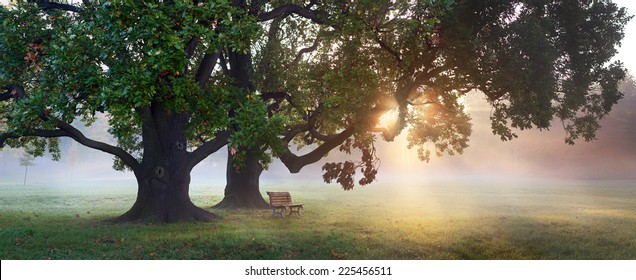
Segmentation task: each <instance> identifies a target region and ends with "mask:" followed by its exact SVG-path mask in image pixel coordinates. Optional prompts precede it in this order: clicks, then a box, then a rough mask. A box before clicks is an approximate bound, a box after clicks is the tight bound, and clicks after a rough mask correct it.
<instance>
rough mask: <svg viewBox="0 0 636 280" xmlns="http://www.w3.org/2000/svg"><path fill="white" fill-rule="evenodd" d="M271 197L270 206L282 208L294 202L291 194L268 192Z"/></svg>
mask: <svg viewBox="0 0 636 280" xmlns="http://www.w3.org/2000/svg"><path fill="white" fill-rule="evenodd" d="M267 195H269V205H271V206H281V205H285V204H290V203H291V202H292V200H291V195H290V194H289V192H267Z"/></svg>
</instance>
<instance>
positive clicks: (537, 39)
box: [254, 0, 630, 189]
mask: <svg viewBox="0 0 636 280" xmlns="http://www.w3.org/2000/svg"><path fill="white" fill-rule="evenodd" d="M629 19H630V16H628V15H627V14H626V12H625V10H624V9H623V8H620V7H618V6H616V5H615V4H614V3H612V2H611V1H593V2H592V3H588V2H581V1H554V0H549V1H548V0H545V1H469V0H464V1H461V0H460V1H350V2H339V1H333V2H330V1H325V2H320V3H313V4H312V3H310V4H308V5H307V6H306V7H305V8H304V9H302V12H296V13H295V14H294V13H293V12H289V16H287V17H284V18H282V19H280V18H278V19H276V20H273V21H272V22H271V23H270V24H269V26H268V27H267V28H268V33H267V37H265V36H263V38H262V39H261V40H260V41H258V43H257V44H256V45H257V46H259V47H257V48H256V49H257V50H258V52H257V53H256V55H255V56H254V57H255V63H254V64H255V69H256V70H255V73H256V74H255V75H254V81H255V84H256V86H257V90H258V91H260V92H262V93H263V95H264V96H278V98H281V99H282V98H283V96H284V98H285V99H284V101H283V102H281V101H279V100H277V101H276V103H275V104H276V112H277V113H279V114H283V115H285V116H288V118H289V120H290V122H289V123H288V126H287V129H286V131H285V133H284V134H283V135H282V139H283V141H284V142H285V143H284V146H285V147H286V148H284V149H283V150H284V151H283V152H282V153H281V155H280V158H281V160H282V161H283V163H285V165H286V166H287V167H288V168H289V169H290V171H292V172H298V171H299V170H300V169H301V168H302V167H303V166H305V165H307V164H312V163H314V162H316V161H318V160H319V159H320V158H322V157H323V156H324V155H325V154H326V153H327V152H329V151H331V150H333V149H335V148H337V147H339V150H340V151H341V152H346V153H350V152H351V150H352V148H353V149H356V148H357V149H360V150H361V155H362V157H361V161H360V162H356V161H346V162H342V163H328V164H325V165H324V166H323V170H325V174H324V176H323V177H324V179H325V181H327V182H330V181H333V180H335V181H337V182H338V183H340V184H341V185H342V186H343V188H345V189H351V188H353V186H354V185H355V184H354V178H355V177H356V175H355V173H356V169H358V170H360V171H361V173H362V175H363V176H362V178H361V179H359V180H358V183H360V184H362V185H364V184H368V183H370V182H371V181H373V179H374V177H375V174H376V172H377V170H376V169H377V167H376V163H377V159H376V158H375V153H374V148H373V143H374V141H376V140H377V137H376V135H377V133H381V135H382V138H384V139H385V140H389V141H390V140H392V139H393V138H394V137H395V136H396V135H398V134H399V133H401V132H403V131H404V130H407V133H408V136H407V139H408V142H409V147H416V149H417V152H418V155H419V157H420V158H421V159H422V160H429V158H430V154H431V150H433V151H434V152H435V153H436V154H437V155H441V154H444V153H448V154H456V153H461V152H462V151H463V149H464V148H466V147H467V146H468V140H469V136H470V133H471V126H470V117H469V116H468V114H467V112H466V110H465V108H464V106H463V103H462V98H463V97H464V96H465V95H466V94H467V93H468V92H470V91H476V92H477V93H479V94H483V96H484V98H486V99H487V100H488V102H489V103H490V104H491V106H492V108H493V111H492V115H491V123H492V130H493V133H495V134H497V135H499V136H500V137H501V139H502V140H510V139H512V138H515V137H516V134H515V133H514V132H513V130H512V129H513V128H517V129H530V128H533V127H534V128H539V129H548V128H549V127H550V126H551V125H552V123H553V120H554V119H555V118H556V119H559V120H560V121H561V122H562V123H563V126H564V128H565V130H566V133H567V135H566V138H565V141H566V142H567V143H569V144H573V143H574V141H575V140H576V139H579V138H583V139H584V140H585V141H589V140H592V139H594V137H595V132H596V130H597V129H598V128H599V124H598V121H599V120H600V119H602V118H603V117H604V116H605V115H606V114H607V113H608V112H609V111H610V109H611V108H612V106H613V105H614V104H616V102H617V101H618V100H619V99H620V98H621V97H622V94H621V93H620V92H619V91H618V88H617V86H618V82H619V81H620V80H621V79H622V78H623V77H624V75H625V73H624V68H623V67H622V65H621V63H620V62H615V63H610V60H611V59H612V57H613V56H614V55H615V54H616V47H617V46H618V45H619V44H620V41H621V39H622V38H623V28H624V25H625V24H626V22H627V21H628V20H629ZM285 101H286V102H285ZM279 104H281V105H280V106H279ZM381 118H388V119H389V120H391V121H392V122H390V123H389V124H388V125H387V124H382V122H380V119H381ZM385 123H386V122H385ZM307 144H309V145H311V144H314V145H313V146H312V147H313V149H312V150H311V152H309V153H307V154H304V155H301V156H297V155H295V153H294V152H292V150H293V148H294V147H296V148H298V147H303V146H304V145H307Z"/></svg>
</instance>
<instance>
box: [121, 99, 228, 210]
mask: <svg viewBox="0 0 636 280" xmlns="http://www.w3.org/2000/svg"><path fill="white" fill-rule="evenodd" d="M187 120H188V117H187V116H185V115H180V114H174V113H170V112H168V111H167V110H165V109H164V108H163V107H162V106H159V105H153V106H152V107H151V108H150V109H148V110H147V111H146V112H145V113H144V123H143V125H142V130H143V131H142V133H143V136H144V137H143V139H144V142H143V146H144V157H143V161H142V163H141V167H140V168H139V170H135V176H136V177H137V184H138V186H139V190H138V192H137V200H136V201H135V204H134V205H133V206H132V208H131V209H130V210H129V211H128V212H126V213H125V214H124V215H122V216H121V217H119V218H117V219H116V221H118V222H130V221H132V222H135V221H159V222H176V221H193V220H196V221H210V220H213V219H215V218H218V216H217V215H215V214H212V213H210V212H208V211H206V210H203V209H201V208H199V207H197V206H195V205H194V204H193V203H192V201H191V200H190V196H189V194H188V191H189V186H190V171H191V169H192V167H190V166H189V164H188V152H187V149H186V147H187V142H186V138H185V128H186V124H187Z"/></svg>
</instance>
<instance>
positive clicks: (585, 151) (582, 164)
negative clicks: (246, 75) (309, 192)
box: [0, 94, 636, 187]
mask: <svg viewBox="0 0 636 280" xmlns="http://www.w3.org/2000/svg"><path fill="white" fill-rule="evenodd" d="M635 97H636V95H634V94H629V95H628V96H626V97H625V99H623V100H621V102H620V103H619V104H618V105H617V106H616V107H615V110H613V111H612V113H611V114H610V115H609V116H608V117H607V118H606V119H605V120H603V122H602V124H603V126H602V128H601V129H600V130H599V131H598V134H597V138H598V139H597V140H596V141H593V142H584V141H582V140H581V141H579V142H578V143H577V144H576V145H574V146H570V145H567V144H565V143H564V140H563V139H564V137H565V132H564V131H563V129H562V128H561V126H560V123H559V122H554V124H553V128H551V130H550V131H538V130H528V131H517V133H518V134H519V138H518V139H514V140H512V141H508V142H502V141H501V140H499V137H497V136H495V135H493V134H492V133H491V131H490V123H489V120H488V117H489V113H490V111H489V108H488V106H487V104H485V101H483V100H480V99H477V98H469V101H468V103H467V104H468V106H469V108H470V109H469V110H470V113H471V116H472V118H473V135H472V136H471V140H470V147H468V148H467V149H466V150H465V152H464V154H462V155H455V156H448V155H444V156H443V157H435V156H433V157H432V158H431V161H430V163H424V162H421V161H420V160H419V159H418V158H417V152H416V151H415V150H413V149H410V150H409V149H407V148H406V146H407V144H406V141H405V140H404V139H405V135H402V136H400V137H399V138H398V139H397V140H396V141H394V142H390V143H386V142H383V141H379V142H380V143H379V144H378V146H377V147H376V148H377V149H378V156H379V157H380V159H381V163H380V170H379V176H378V180H377V181H378V182H376V183H388V182H397V181H407V182H408V181H412V180H419V181H422V180H536V179H575V180H585V179H636V133H634V129H633V127H634V123H633V120H631V119H629V117H630V116H631V117H633V115H634V112H633V109H632V108H634V106H633V105H634V104H636V98H635ZM99 129H100V126H99V124H98V126H97V127H96V128H90V129H88V130H87V134H91V133H94V134H95V133H97V134H99V133H100V132H99ZM97 137H99V135H97ZM102 137H106V136H102ZM111 141H112V140H111ZM61 148H62V159H61V161H59V162H55V161H53V160H51V157H50V156H48V155H47V156H45V157H43V158H37V159H36V160H35V164H36V165H35V166H30V167H29V172H28V178H27V183H32V184H41V183H45V184H54V185H73V184H74V183H80V184H82V183H81V182H86V181H100V180H101V181H114V182H120V183H121V184H124V185H127V184H130V185H131V187H136V184H135V181H134V176H133V175H132V173H130V172H119V171H115V170H113V169H112V167H111V165H112V156H110V155H108V154H104V153H101V152H98V151H94V150H91V149H88V148H84V147H82V146H81V145H77V144H76V143H73V142H72V141H70V140H68V139H65V140H63V141H62V145H61ZM20 154H21V151H20V150H14V149H4V150H3V151H2V152H1V153H0V184H19V183H22V181H23V179H24V169H25V168H24V167H23V166H20V165H19V161H18V158H19V156H20ZM344 158H346V157H344V156H343V155H342V154H339V153H338V152H337V151H335V150H334V151H333V152H332V153H331V154H330V155H329V156H328V157H326V158H325V159H323V160H322V161H321V162H319V163H316V164H314V165H310V166H307V167H306V168H305V169H303V170H302V171H301V172H300V173H298V174H290V173H289V172H288V171H287V169H286V168H285V167H284V166H283V165H282V164H281V163H280V162H279V161H277V160H275V161H274V163H272V165H271V166H270V168H269V170H267V171H265V172H264V173H263V175H262V182H263V183H265V184H266V183H274V182H280V181H307V180H309V181H312V182H321V181H322V177H321V166H322V164H323V163H324V162H327V161H338V160H342V159H344ZM349 158H351V159H355V156H351V157H349ZM225 167H226V152H225V150H224V149H222V150H220V151H219V152H217V153H216V154H213V155H212V156H210V157H209V158H207V159H206V160H204V161H203V162H201V163H200V164H199V165H198V166H197V167H196V168H195V169H194V171H193V173H192V183H193V185H224V183H225Z"/></svg>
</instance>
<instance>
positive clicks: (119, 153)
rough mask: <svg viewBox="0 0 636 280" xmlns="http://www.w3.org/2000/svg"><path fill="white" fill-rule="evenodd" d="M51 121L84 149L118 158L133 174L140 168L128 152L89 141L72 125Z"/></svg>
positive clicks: (54, 119)
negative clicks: (84, 147) (87, 148)
mask: <svg viewBox="0 0 636 280" xmlns="http://www.w3.org/2000/svg"><path fill="white" fill-rule="evenodd" d="M52 120H53V121H54V123H55V126H57V127H58V128H59V129H61V130H63V131H65V132H66V133H68V135H65V136H68V137H71V138H73V140H75V141H77V142H78V143H80V144H82V145H84V146H86V147H89V148H92V149H95V150H99V151H102V152H105V153H108V154H111V155H114V156H116V157H118V158H119V159H121V160H122V161H123V162H124V163H125V164H126V165H128V166H129V167H130V169H132V170H133V172H137V171H138V170H139V168H141V165H140V164H139V162H138V161H137V159H135V157H133V156H132V155H131V154H129V153H128V152H126V151H125V150H124V149H122V148H119V147H117V146H112V145H109V144H106V143H104V142H99V141H95V140H93V139H89V138H88V137H86V136H85V135H84V134H83V133H82V132H81V131H79V130H78V129H77V128H75V127H73V126H72V125H70V124H68V123H65V122H63V121H61V120H59V119H56V118H53V119H52Z"/></svg>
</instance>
